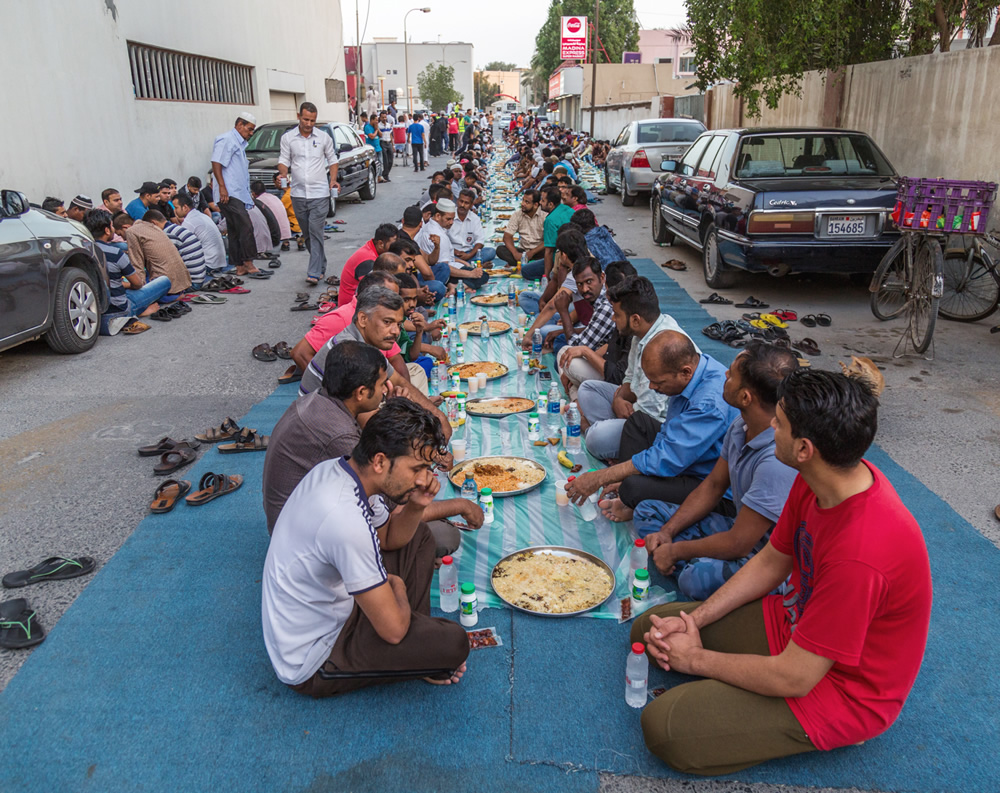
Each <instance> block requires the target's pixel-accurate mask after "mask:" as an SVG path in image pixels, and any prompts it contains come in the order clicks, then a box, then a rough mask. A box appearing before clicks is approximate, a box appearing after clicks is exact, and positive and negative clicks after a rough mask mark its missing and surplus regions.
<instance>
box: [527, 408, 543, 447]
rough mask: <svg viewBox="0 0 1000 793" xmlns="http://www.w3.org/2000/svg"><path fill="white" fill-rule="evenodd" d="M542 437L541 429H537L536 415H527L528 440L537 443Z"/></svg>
mask: <svg viewBox="0 0 1000 793" xmlns="http://www.w3.org/2000/svg"><path fill="white" fill-rule="evenodd" d="M541 437H542V432H541V429H540V428H539V421H538V413H529V414H528V440H529V441H537V440H538V439H539V438H541Z"/></svg>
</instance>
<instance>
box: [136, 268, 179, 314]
mask: <svg viewBox="0 0 1000 793" xmlns="http://www.w3.org/2000/svg"><path fill="white" fill-rule="evenodd" d="M169 291H170V279H169V278H167V276H165V275H161V276H160V277H159V278H154V279H153V280H152V281H149V282H148V283H146V284H145V286H142V287H140V288H139V289H126V290H125V299H126V300H128V306H129V310H130V311H131V312H132V314H134V315H135V316H139V314H141V313H142V312H143V311H145V310H146V309H147V308H149V307H150V306H151V305H153V303H155V302H156V301H157V300H159V299H160V298H161V297H163V296H164V295H165V294H167V292H169Z"/></svg>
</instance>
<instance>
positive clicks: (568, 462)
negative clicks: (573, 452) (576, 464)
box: [556, 451, 573, 468]
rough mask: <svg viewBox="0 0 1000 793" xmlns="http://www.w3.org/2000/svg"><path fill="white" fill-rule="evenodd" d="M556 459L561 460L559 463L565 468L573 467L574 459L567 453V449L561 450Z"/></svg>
mask: <svg viewBox="0 0 1000 793" xmlns="http://www.w3.org/2000/svg"><path fill="white" fill-rule="evenodd" d="M556 459H557V460H558V461H559V465H561V466H562V467H563V468H572V467H573V459H572V458H571V457H570V456H569V455H568V454H566V452H565V451H561V452H559V454H558V455H556Z"/></svg>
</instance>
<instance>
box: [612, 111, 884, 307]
mask: <svg viewBox="0 0 1000 793" xmlns="http://www.w3.org/2000/svg"><path fill="white" fill-rule="evenodd" d="M605 167H606V181H607V190H608V192H609V193H615V192H619V191H620V192H621V196H622V203H623V204H625V205H626V206H631V205H632V204H633V203H634V202H635V199H636V194H637V193H639V192H640V191H642V190H646V189H649V190H650V191H651V195H650V208H651V210H652V211H651V216H652V217H651V219H652V236H653V241H654V242H656V243H661V244H662V243H667V244H672V243H673V242H675V240H677V239H680V240H681V241H683V242H685V243H686V244H688V245H690V246H692V247H693V248H695V249H696V250H698V251H700V252H701V254H702V262H703V268H704V276H705V281H706V283H708V285H709V286H711V287H713V288H717V289H718V288H725V287H728V286H732V285H733V283H734V280H735V277H736V274H737V272H738V271H741V270H742V271H747V272H766V273H769V274H771V275H772V276H783V275H787V274H790V273H808V272H817V273H818V272H825V273H846V274H870V273H871V272H873V271H874V270H875V268H876V267H877V266H878V263H879V261H880V260H881V259H882V256H883V255H884V254H885V252H886V250H887V249H888V248H889V247H891V245H892V244H893V242H894V241H895V240H896V238H897V236H898V231H897V229H896V226H895V224H894V223H893V221H892V218H891V214H890V213H891V212H892V208H893V206H894V204H895V201H896V185H897V179H898V175H897V173H896V170H895V169H894V168H893V166H892V164H891V163H890V162H889V160H888V158H887V157H886V156H885V154H883V153H882V151H881V150H880V149H879V148H878V146H877V145H876V144H875V142H874V141H873V140H872V139H871V138H870V137H869V136H868V135H866V134H864V133H863V132H856V131H852V130H839V129H818V128H817V129H812V128H808V129H807V128H758V129H755V128H746V129H721V130H711V131H708V130H705V128H704V126H703V125H702V124H701V123H700V122H697V121H682V120H679V119H649V120H646V121H634V122H632V123H631V124H628V125H626V127H625V128H624V129H623V130H622V132H621V133H620V134H619V136H618V138H617V139H616V141H615V147H614V149H613V150H612V151H611V152H610V153H609V154H608V157H607V162H606V166H605ZM654 172H655V173H654Z"/></svg>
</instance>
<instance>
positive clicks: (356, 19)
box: [354, 0, 361, 119]
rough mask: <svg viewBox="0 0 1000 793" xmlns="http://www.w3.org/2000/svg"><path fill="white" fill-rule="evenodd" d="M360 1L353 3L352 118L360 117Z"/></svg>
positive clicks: (356, 0)
mask: <svg viewBox="0 0 1000 793" xmlns="http://www.w3.org/2000/svg"><path fill="white" fill-rule="evenodd" d="M359 4H360V0H355V3H354V37H355V38H354V40H355V41H356V42H357V47H356V48H355V51H354V103H355V107H354V118H355V119H357V118H358V117H359V116H360V115H361V13H360V11H359V10H358V5H359Z"/></svg>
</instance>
